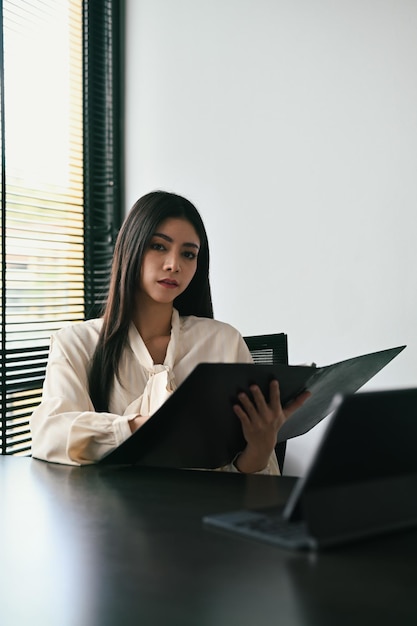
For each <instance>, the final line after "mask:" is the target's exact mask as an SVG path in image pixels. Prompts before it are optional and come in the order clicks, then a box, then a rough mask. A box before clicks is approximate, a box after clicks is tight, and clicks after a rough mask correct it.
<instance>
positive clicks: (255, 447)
mask: <svg viewBox="0 0 417 626" xmlns="http://www.w3.org/2000/svg"><path fill="white" fill-rule="evenodd" d="M250 392H251V394H252V400H251V399H250V398H249V396H248V395H247V394H246V393H243V392H242V393H240V394H239V395H238V399H239V402H240V404H235V405H234V406H233V410H234V412H235V413H236V415H237V417H238V418H239V420H240V423H241V424H242V431H243V436H244V438H245V440H246V443H247V445H246V448H245V449H244V450H243V452H242V453H241V454H240V455H239V456H238V458H237V459H236V461H235V466H236V467H237V469H238V470H239V471H240V472H245V473H252V472H259V471H261V470H263V469H264V468H265V467H266V466H267V464H268V461H269V457H270V456H271V454H272V452H273V450H274V448H275V446H276V443H277V435H278V431H279V429H280V428H281V426H282V425H283V424H284V422H285V421H286V420H287V419H288V417H290V415H292V414H293V413H294V412H295V411H296V410H297V409H299V408H300V406H302V405H303V404H304V402H305V401H306V400H307V398H309V397H310V395H311V393H310V392H309V391H306V392H304V393H302V394H300V395H299V396H297V397H296V398H295V399H294V400H293V401H292V402H290V403H289V404H288V405H286V407H285V409H283V408H282V406H281V396H280V390H279V384H278V381H276V380H273V381H272V382H271V384H270V387H269V396H270V399H269V402H267V401H266V399H265V396H264V395H263V393H262V391H261V390H260V388H259V387H258V386H257V385H253V386H252V387H250Z"/></svg>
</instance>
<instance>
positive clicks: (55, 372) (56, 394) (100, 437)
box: [31, 333, 135, 465]
mask: <svg viewBox="0 0 417 626" xmlns="http://www.w3.org/2000/svg"><path fill="white" fill-rule="evenodd" d="M67 336H68V333H61V334H60V333H57V335H56V336H54V337H52V339H51V347H50V354H49V360H48V365H47V370H46V377H45V382H44V387H43V397H42V402H41V404H40V405H39V406H38V407H37V408H36V409H35V411H34V413H33V414H32V418H31V429H32V454H33V456H34V457H36V458H40V459H43V460H46V461H54V462H56V463H64V464H69V465H83V464H87V463H93V462H94V461H96V460H98V459H100V458H101V457H102V456H104V455H105V454H106V453H107V452H110V451H111V450H113V449H114V448H116V447H117V446H118V445H120V443H122V441H124V440H125V439H127V437H128V436H129V435H130V427H129V424H128V422H129V419H132V418H133V417H135V414H130V415H129V414H116V413H96V412H95V411H94V407H93V404H92V402H91V399H90V396H89V392H88V388H87V359H88V354H86V352H85V349H82V346H77V347H78V348H79V349H78V350H77V349H72V350H68V347H67V345H66V342H65V338H66V337H67ZM63 339H64V341H63ZM72 347H73V348H74V347H75V346H74V345H73V346H72Z"/></svg>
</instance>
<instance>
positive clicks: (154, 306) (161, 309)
mask: <svg viewBox="0 0 417 626" xmlns="http://www.w3.org/2000/svg"><path fill="white" fill-rule="evenodd" d="M172 311H173V306H172V304H170V305H168V306H166V305H161V304H159V303H147V304H145V303H141V306H140V307H137V310H136V313H135V315H134V318H133V323H134V324H135V326H136V328H137V330H138V332H139V334H140V336H141V337H142V339H143V341H144V342H145V343H146V342H147V341H150V340H152V339H155V338H158V337H167V336H169V335H170V334H171V321H172Z"/></svg>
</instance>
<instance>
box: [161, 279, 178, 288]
mask: <svg viewBox="0 0 417 626" xmlns="http://www.w3.org/2000/svg"><path fill="white" fill-rule="evenodd" d="M158 285H161V286H162V287H166V288H167V289H175V288H176V287H178V283H177V281H176V280H169V279H168V278H166V279H164V280H158Z"/></svg>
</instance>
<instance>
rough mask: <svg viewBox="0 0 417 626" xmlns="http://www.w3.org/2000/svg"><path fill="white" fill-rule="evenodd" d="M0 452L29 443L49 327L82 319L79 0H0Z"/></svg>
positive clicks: (12, 451) (15, 450) (20, 450)
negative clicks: (0, 106)
mask: <svg viewBox="0 0 417 626" xmlns="http://www.w3.org/2000/svg"><path fill="white" fill-rule="evenodd" d="M2 7H3V11H2V16H3V24H2V33H3V47H4V54H3V64H2V66H3V67H2V71H3V81H2V83H3V93H2V100H3V102H4V109H3V113H4V115H3V116H2V119H3V125H2V149H3V156H4V159H3V161H4V162H3V167H2V170H3V171H2V179H3V183H4V186H3V187H2V270H3V271H2V320H1V322H2V346H1V375H2V376H1V378H2V381H1V383H2V400H1V412H2V437H1V452H2V454H16V453H28V451H29V450H30V431H29V423H28V422H29V416H30V414H31V413H32V411H33V408H34V407H35V406H36V405H37V404H38V402H39V400H40V396H41V389H42V383H43V377H44V372H45V365H46V360H47V356H48V347H49V338H50V335H51V332H53V331H54V330H56V329H57V328H60V327H62V326H63V325H65V324H66V323H68V322H73V321H76V320H82V319H84V211H83V80H82V54H83V45H82V42H83V38H82V32H83V29H82V1H81V0H27V1H25V0H3V2H2Z"/></svg>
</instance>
